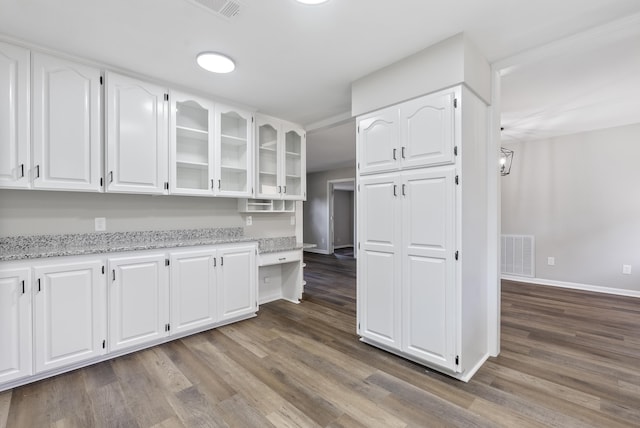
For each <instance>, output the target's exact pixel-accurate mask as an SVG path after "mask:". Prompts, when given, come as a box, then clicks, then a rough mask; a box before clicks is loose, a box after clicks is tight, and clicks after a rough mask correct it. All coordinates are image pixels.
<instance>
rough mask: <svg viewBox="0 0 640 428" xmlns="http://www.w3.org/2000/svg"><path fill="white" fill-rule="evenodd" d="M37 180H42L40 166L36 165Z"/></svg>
mask: <svg viewBox="0 0 640 428" xmlns="http://www.w3.org/2000/svg"><path fill="white" fill-rule="evenodd" d="M36 178H40V165H36Z"/></svg>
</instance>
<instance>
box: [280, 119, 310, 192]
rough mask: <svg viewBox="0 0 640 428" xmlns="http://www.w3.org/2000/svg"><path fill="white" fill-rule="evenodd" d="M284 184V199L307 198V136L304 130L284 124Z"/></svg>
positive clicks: (282, 172)
mask: <svg viewBox="0 0 640 428" xmlns="http://www.w3.org/2000/svg"><path fill="white" fill-rule="evenodd" d="M282 134H283V137H284V143H283V144H282V152H283V153H282V155H281V156H282V171H281V174H282V183H283V188H282V189H283V191H282V197H283V199H295V200H303V199H305V198H306V196H307V195H306V190H307V189H306V176H307V172H306V171H307V166H306V165H307V160H306V147H307V145H306V140H305V139H306V134H305V132H304V130H302V129H301V128H299V127H297V126H296V125H292V124H289V123H286V122H284V123H283V125H282Z"/></svg>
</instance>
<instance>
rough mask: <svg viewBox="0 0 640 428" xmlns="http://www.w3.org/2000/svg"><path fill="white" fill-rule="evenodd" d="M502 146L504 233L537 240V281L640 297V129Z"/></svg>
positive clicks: (585, 134)
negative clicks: (507, 162)
mask: <svg viewBox="0 0 640 428" xmlns="http://www.w3.org/2000/svg"><path fill="white" fill-rule="evenodd" d="M505 147H507V148H510V149H513V150H514V151H515V155H514V160H513V166H512V169H511V174H510V175H508V176H505V177H502V233H503V234H528V235H534V236H535V238H536V259H535V273H536V277H537V278H541V279H544V280H551V281H562V282H570V283H576V284H583V285H588V286H596V287H607V288H613V289H622V290H633V291H638V292H640V190H638V189H640V124H635V125H630V126H623V127H617V128H611V129H605V130H599V131H594V132H588V133H581V134H574V135H568V136H563V137H558V138H553V139H547V140H540V141H531V142H524V143H515V144H509V145H505ZM547 257H555V266H548V265H547ZM623 264H629V265H632V266H633V268H632V274H631V275H623V274H622V265H623Z"/></svg>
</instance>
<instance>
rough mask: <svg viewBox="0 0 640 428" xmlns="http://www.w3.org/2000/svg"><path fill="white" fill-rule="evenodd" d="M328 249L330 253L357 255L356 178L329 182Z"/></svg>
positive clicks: (348, 255) (347, 255) (346, 255)
mask: <svg viewBox="0 0 640 428" xmlns="http://www.w3.org/2000/svg"><path fill="white" fill-rule="evenodd" d="M327 199H328V200H327V207H328V213H327V214H328V215H327V219H328V227H327V232H328V236H327V250H328V253H329V254H336V255H342V256H345V257H349V258H350V257H354V258H355V257H357V248H356V245H355V243H356V242H357V237H356V196H355V178H343V179H339V180H329V181H328V182H327Z"/></svg>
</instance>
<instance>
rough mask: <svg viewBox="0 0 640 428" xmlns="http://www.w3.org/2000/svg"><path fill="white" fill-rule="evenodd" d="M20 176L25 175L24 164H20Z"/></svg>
mask: <svg viewBox="0 0 640 428" xmlns="http://www.w3.org/2000/svg"><path fill="white" fill-rule="evenodd" d="M20 177H24V164H23V163H21V164H20Z"/></svg>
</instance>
